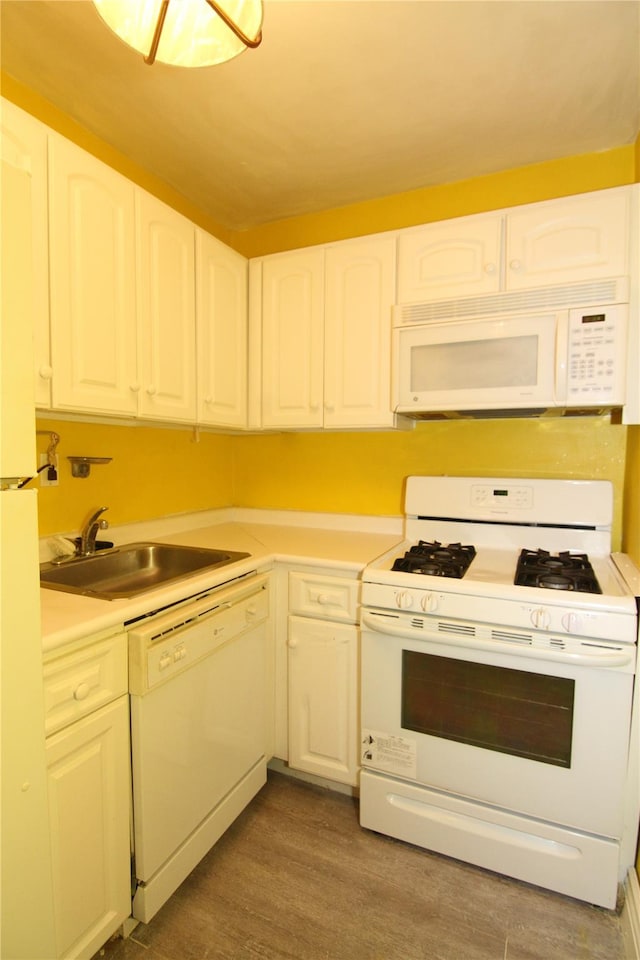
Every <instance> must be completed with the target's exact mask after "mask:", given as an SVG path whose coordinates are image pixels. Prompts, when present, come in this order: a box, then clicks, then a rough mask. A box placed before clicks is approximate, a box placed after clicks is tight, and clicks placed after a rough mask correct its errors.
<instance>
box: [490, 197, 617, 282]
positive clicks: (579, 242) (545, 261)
mask: <svg viewBox="0 0 640 960" xmlns="http://www.w3.org/2000/svg"><path fill="white" fill-rule="evenodd" d="M630 203H631V195H630V192H629V190H627V189H626V188H623V189H621V190H615V189H614V190H602V191H599V192H598V193H590V194H585V195H582V196H576V197H568V198H567V199H565V200H553V201H549V202H548V203H539V204H533V205H531V206H523V207H521V208H519V209H516V210H512V211H511V212H510V213H509V214H508V216H507V235H506V257H505V269H506V288H507V289H508V290H521V289H524V288H527V287H537V286H550V285H551V284H555V283H574V282H579V281H581V280H598V279H604V278H608V277H619V276H622V275H624V274H626V273H628V272H629V261H628V247H629V218H630Z"/></svg>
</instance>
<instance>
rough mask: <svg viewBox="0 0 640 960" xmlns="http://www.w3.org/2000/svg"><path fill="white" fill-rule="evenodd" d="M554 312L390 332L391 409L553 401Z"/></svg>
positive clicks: (508, 405)
mask: <svg viewBox="0 0 640 960" xmlns="http://www.w3.org/2000/svg"><path fill="white" fill-rule="evenodd" d="M557 321H558V317H557V315H556V314H542V315H536V316H527V317H509V318H507V319H498V320H470V321H464V322H459V323H456V322H453V323H442V324H429V325H426V326H420V327H413V328H408V329H407V328H402V329H400V330H397V331H396V342H395V348H396V377H397V380H396V383H397V401H398V411H399V412H410V411H415V412H419V411H424V412H430V411H452V412H453V411H460V412H464V411H475V410H512V409H514V410H517V409H534V408H535V409H543V408H546V407H551V406H555V405H556V403H557V400H556V396H555V376H556V356H557V350H558V346H557V343H556V328H557Z"/></svg>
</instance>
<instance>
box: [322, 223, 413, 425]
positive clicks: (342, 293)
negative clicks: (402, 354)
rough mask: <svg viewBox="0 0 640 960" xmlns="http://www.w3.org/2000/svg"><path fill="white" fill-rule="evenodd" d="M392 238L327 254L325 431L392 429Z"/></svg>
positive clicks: (343, 246)
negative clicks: (367, 428)
mask: <svg viewBox="0 0 640 960" xmlns="http://www.w3.org/2000/svg"><path fill="white" fill-rule="evenodd" d="M395 258H396V239H395V236H391V237H384V238H373V239H371V240H361V241H357V242H353V241H349V242H348V243H345V244H341V245H339V246H335V247H330V248H329V249H328V250H327V251H326V256H325V263H326V271H325V345H324V349H325V376H324V425H325V427H382V426H392V425H393V413H392V410H391V383H390V375H391V359H390V350H391V307H392V306H393V303H394V299H395Z"/></svg>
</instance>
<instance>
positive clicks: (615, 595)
mask: <svg viewBox="0 0 640 960" xmlns="http://www.w3.org/2000/svg"><path fill="white" fill-rule="evenodd" d="M413 545H414V541H410V540H406V541H403V542H402V543H401V544H398V545H397V546H396V547H394V548H393V549H392V550H390V551H388V552H387V553H386V554H384V555H383V556H382V557H380V558H378V560H376V561H374V562H373V563H371V564H370V565H369V566H368V567H366V569H365V571H364V574H363V580H364V582H365V583H367V582H371V583H387V584H390V585H393V586H395V587H396V588H398V589H400V588H402V587H406V588H407V589H409V588H410V589H412V590H416V591H418V590H425V591H427V590H438V591H446V592H450V593H456V594H460V595H464V594H469V595H473V596H487V597H496V598H504V599H511V600H513V599H518V598H521V599H522V600H523V601H526V602H529V603H530V602H534V603H540V604H542V603H554V604H563V605H565V606H573V605H580V606H596V607H600V606H601V607H606V606H609V605H611V604H613V606H617V605H619V601H623V605H624V606H625V607H626V606H627V605H629V604H634V601H633V598H632V597H631V594H630V591H629V590H628V588H627V587H626V585H625V583H624V581H623V579H622V577H621V576H620V574H619V573H618V571H617V569H616V566H615V564H614V563H613V561H612V559H611V556H610V555H609V554H607V555H605V556H602V555H592V554H590V555H589V562H590V564H591V567H592V569H593V573H594V575H595V578H596V580H597V583H598V586H599V588H600V591H601V592H600V593H591V592H584V591H576V590H559V589H549V588H543V587H535V586H519V585H516V584H515V583H514V580H515V576H516V568H517V565H518V559H519V556H520V553H521V550H522V549H530V550H536V551H537V550H538V549H539V548H538V546H537V545H536V541H535V540H532V545H531V546H529V547H527V548H524V547H517V546H507V547H504V548H500V547H496V546H477V547H476V548H475V556H474V557H473V559H472V560H471V562H470V564H469V566H468V568H467V570H466V571H465V573H464V575H463V576H462V577H461V578H454V577H445V576H437V575H436V576H431V575H428V574H422V573H411V572H406V571H398V570H393V565H394V562H395V561H396V560H397V559H398V558H399V557H403V556H404V554H405V553H406V552H407V551H408V550H410V548H411V547H412V546H413Z"/></svg>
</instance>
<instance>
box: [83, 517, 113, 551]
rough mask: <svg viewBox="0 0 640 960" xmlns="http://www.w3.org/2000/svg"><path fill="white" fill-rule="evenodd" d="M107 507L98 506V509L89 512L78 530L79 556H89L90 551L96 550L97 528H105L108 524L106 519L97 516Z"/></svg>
mask: <svg viewBox="0 0 640 960" xmlns="http://www.w3.org/2000/svg"><path fill="white" fill-rule="evenodd" d="M108 509H109V507H98V509H97V510H96V511H95V512H94V513H92V514H91V516H90V517H89V519H88V520H87V522H86V523H85V525H84V527H83V528H82V530H81V531H80V546H79V548H78V553H79V554H80V556H81V557H88V556H91V554H92V553H95V552H96V536H97V533H98V530H106V529H107V527H108V526H109V524H108V522H107V521H106V520H99V519H98V517H99V516H100V514H102V513H104V511H105V510H108Z"/></svg>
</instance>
